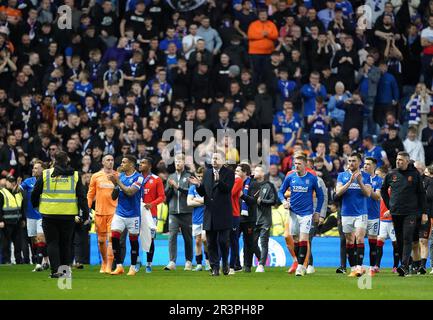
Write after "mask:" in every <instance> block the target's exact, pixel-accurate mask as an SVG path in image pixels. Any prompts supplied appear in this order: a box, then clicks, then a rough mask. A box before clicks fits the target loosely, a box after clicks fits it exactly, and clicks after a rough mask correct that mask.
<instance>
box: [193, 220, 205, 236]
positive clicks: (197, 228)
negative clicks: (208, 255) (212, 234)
mask: <svg viewBox="0 0 433 320" xmlns="http://www.w3.org/2000/svg"><path fill="white" fill-rule="evenodd" d="M205 232H206V231H204V230H203V223H202V224H193V225H192V236H193V237H196V236H199V235H201V236H202V237H203V234H204V233H205Z"/></svg>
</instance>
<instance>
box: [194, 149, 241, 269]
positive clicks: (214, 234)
mask: <svg viewBox="0 0 433 320" xmlns="http://www.w3.org/2000/svg"><path fill="white" fill-rule="evenodd" d="M234 181H235V174H234V172H233V171H232V170H230V169H228V168H226V167H224V166H223V156H222V155H221V154H220V153H214V154H213V155H212V168H209V169H208V170H206V172H205V174H204V177H203V183H200V181H199V180H198V179H197V178H196V177H191V178H190V183H191V184H195V185H196V186H197V192H198V193H199V194H200V195H201V196H203V197H204V204H205V212H204V217H203V229H204V230H206V238H207V241H208V250H209V258H210V265H211V267H212V276H219V263H220V260H221V258H222V262H223V273H224V275H228V274H229V265H228V256H229V247H230V228H231V227H232V219H233V214H232V203H231V190H232V187H233V184H234Z"/></svg>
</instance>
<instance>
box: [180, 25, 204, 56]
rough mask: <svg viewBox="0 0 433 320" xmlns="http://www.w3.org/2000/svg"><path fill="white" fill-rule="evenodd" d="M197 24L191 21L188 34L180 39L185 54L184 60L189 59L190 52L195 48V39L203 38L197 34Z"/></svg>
mask: <svg viewBox="0 0 433 320" xmlns="http://www.w3.org/2000/svg"><path fill="white" fill-rule="evenodd" d="M197 30H198V26H197V24H195V23H192V24H191V25H190V26H189V34H188V35H187V36H185V37H183V39H182V48H183V53H184V54H185V58H186V60H188V59H189V56H190V54H191V52H193V51H194V50H195V45H196V43H197V40H199V39H203V38H202V37H200V36H198V35H197Z"/></svg>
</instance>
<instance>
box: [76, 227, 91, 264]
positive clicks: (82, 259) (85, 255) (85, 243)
mask: <svg viewBox="0 0 433 320" xmlns="http://www.w3.org/2000/svg"><path fill="white" fill-rule="evenodd" d="M89 228H90V225H83V224H82V223H76V224H75V228H74V237H73V249H72V250H73V251H72V252H73V258H74V259H75V262H76V263H81V264H89V263H90V250H89V249H90V247H89ZM74 259H72V260H74Z"/></svg>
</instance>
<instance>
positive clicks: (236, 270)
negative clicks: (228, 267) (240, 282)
mask: <svg viewBox="0 0 433 320" xmlns="http://www.w3.org/2000/svg"><path fill="white" fill-rule="evenodd" d="M234 269H235V272H240V271H242V270H243V269H242V267H241V266H236V267H235V268H234Z"/></svg>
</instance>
